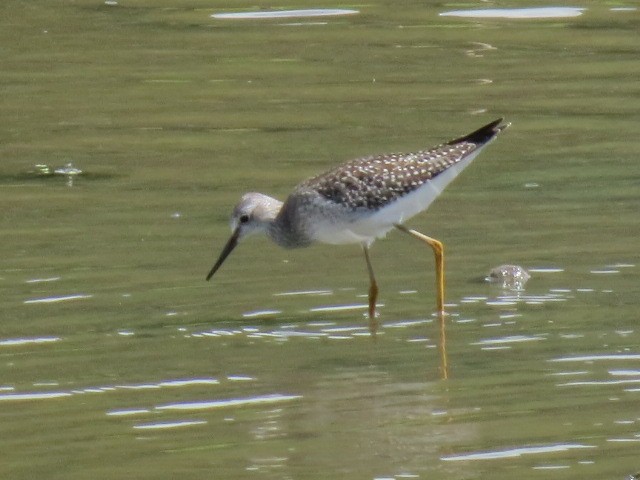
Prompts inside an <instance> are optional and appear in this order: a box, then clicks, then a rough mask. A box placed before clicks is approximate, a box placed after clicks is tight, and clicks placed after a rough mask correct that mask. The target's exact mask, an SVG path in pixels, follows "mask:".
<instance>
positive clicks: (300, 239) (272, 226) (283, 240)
mask: <svg viewBox="0 0 640 480" xmlns="http://www.w3.org/2000/svg"><path fill="white" fill-rule="evenodd" d="M276 202H278V201H277V200H276ZM274 211H275V210H274ZM298 215H299V212H298V210H297V208H296V201H295V198H292V197H289V198H287V201H286V202H284V204H283V203H282V202H278V207H277V212H275V216H274V217H273V218H272V219H271V220H270V221H269V223H268V225H267V226H266V233H267V235H268V236H269V238H271V240H273V241H274V242H275V243H277V244H278V245H280V246H281V247H285V248H297V247H306V246H307V245H309V244H310V243H312V241H313V240H312V239H311V238H310V237H309V235H308V232H307V229H306V228H305V227H304V225H303V223H304V222H301V221H300V218H299V216H298Z"/></svg>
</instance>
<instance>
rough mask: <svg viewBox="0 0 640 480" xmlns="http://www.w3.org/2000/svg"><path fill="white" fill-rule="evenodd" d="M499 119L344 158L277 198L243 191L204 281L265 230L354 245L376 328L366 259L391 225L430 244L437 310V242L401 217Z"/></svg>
mask: <svg viewBox="0 0 640 480" xmlns="http://www.w3.org/2000/svg"><path fill="white" fill-rule="evenodd" d="M501 122H502V119H498V120H495V121H493V122H491V123H489V124H487V125H485V126H484V127H482V128H480V129H478V130H476V131H474V132H472V133H470V134H468V135H465V136H463V137H460V138H456V139H455V140H451V141H449V142H447V143H443V144H441V145H438V146H436V147H433V148H430V149H427V150H421V151H419V152H415V153H406V154H389V155H374V156H370V157H365V158H360V159H356V160H352V161H349V162H346V163H344V164H342V165H340V166H338V167H335V168H334V169H332V170H329V171H328V172H326V173H324V174H322V175H319V176H317V177H314V178H311V179H309V180H306V181H304V182H302V183H300V184H299V185H298V186H296V187H295V188H294V190H293V192H292V193H291V194H290V195H289V197H288V198H287V199H286V201H285V202H284V203H283V202H281V201H279V200H276V199H274V198H271V197H269V196H267V195H263V194H261V193H246V194H245V195H244V196H243V197H242V199H241V200H240V202H239V203H238V204H237V205H236V207H235V209H234V210H233V214H232V216H231V229H232V232H233V233H232V235H231V238H230V239H229V241H228V242H227V244H226V245H225V247H224V248H223V250H222V253H221V254H220V257H219V258H218V260H217V261H216V263H215V264H214V266H213V268H212V269H211V271H210V272H209V274H208V275H207V280H209V279H210V278H211V277H212V276H213V275H214V274H215V273H216V272H217V271H218V269H219V268H220V266H221V265H222V263H223V262H224V260H225V259H226V258H227V256H228V255H229V254H230V253H231V251H232V250H233V249H234V248H235V247H236V245H237V244H238V242H239V241H240V240H241V239H242V238H243V237H245V236H247V235H249V234H252V233H265V234H266V235H267V236H268V237H269V238H271V240H273V241H274V242H275V243H277V244H278V245H281V246H283V247H288V248H294V247H306V246H308V245H310V244H311V243H313V242H323V243H331V244H343V243H359V244H361V245H362V249H363V250H364V256H365V260H366V262H367V269H368V272H369V280H370V287H369V318H370V321H371V324H370V325H371V329H372V331H375V309H376V299H377V296H378V286H377V283H376V279H375V277H374V273H373V267H372V265H371V260H370V258H369V247H370V246H371V244H372V243H373V241H374V240H375V239H376V238H379V237H383V236H384V235H386V234H387V232H389V231H390V230H392V229H393V228H397V229H399V230H401V231H403V232H405V233H407V234H409V235H411V236H412V237H414V238H417V239H418V240H420V241H422V242H424V243H425V244H427V245H429V246H430V247H431V248H432V249H433V252H434V254H435V260H436V280H437V282H436V287H437V308H438V312H439V313H442V312H443V311H444V257H443V245H442V243H441V242H439V241H438V240H435V239H433V238H431V237H428V236H426V235H423V234H422V233H420V232H417V231H415V230H411V229H409V228H407V227H405V226H404V225H403V223H404V222H405V221H407V220H408V219H410V218H411V217H413V216H414V215H416V214H417V213H420V212H421V211H423V210H426V209H427V207H429V205H430V204H431V203H432V202H433V201H434V200H435V199H436V198H437V197H438V195H440V193H441V192H442V190H443V189H444V188H445V187H446V186H447V185H448V184H449V183H450V182H451V181H452V180H453V179H454V178H455V177H456V176H457V175H458V174H459V173H460V172H461V171H462V170H463V169H464V168H465V167H467V166H468V165H469V164H470V163H471V161H472V160H473V159H474V158H475V157H476V156H477V155H478V153H480V151H481V150H482V149H483V148H484V147H485V146H486V145H487V144H488V143H489V142H490V141H491V140H493V139H494V138H495V136H496V135H497V134H498V133H500V131H502V130H503V129H505V128H506V127H507V126H508V124H502V125H501Z"/></svg>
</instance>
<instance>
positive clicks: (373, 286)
mask: <svg viewBox="0 0 640 480" xmlns="http://www.w3.org/2000/svg"><path fill="white" fill-rule="evenodd" d="M362 250H363V251H364V258H365V260H366V261H367V271H368V272H369V330H370V331H371V333H372V334H373V335H375V333H376V331H377V330H378V324H377V322H376V300H377V299H378V283H377V282H376V277H375V275H374V274H373V267H372V266H371V259H370V258H369V247H368V246H367V244H366V243H363V244H362Z"/></svg>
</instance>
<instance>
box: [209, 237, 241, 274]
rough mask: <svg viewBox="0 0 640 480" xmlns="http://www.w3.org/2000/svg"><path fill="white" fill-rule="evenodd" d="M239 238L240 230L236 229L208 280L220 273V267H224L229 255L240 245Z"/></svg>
mask: <svg viewBox="0 0 640 480" xmlns="http://www.w3.org/2000/svg"><path fill="white" fill-rule="evenodd" d="M239 237H240V229H239V228H236V229H235V230H234V232H233V234H232V235H231V238H230V239H229V241H228V242H227V244H226V245H225V246H224V248H223V249H222V253H221V254H220V257H218V261H217V262H216V264H215V265H214V266H213V268H212V269H211V271H210V272H209V274H208V275H207V280H209V279H210V278H211V277H213V274H214V273H216V272H217V271H218V269H219V268H220V265H222V262H224V260H225V259H226V258H227V257H228V256H229V254H230V253H231V252H232V251H233V249H234V248H236V245H238V238H239Z"/></svg>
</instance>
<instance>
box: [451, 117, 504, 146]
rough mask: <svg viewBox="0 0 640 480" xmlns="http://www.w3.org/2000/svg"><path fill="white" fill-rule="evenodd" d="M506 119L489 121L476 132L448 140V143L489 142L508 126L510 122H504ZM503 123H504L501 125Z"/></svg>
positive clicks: (480, 143) (478, 143)
mask: <svg viewBox="0 0 640 480" xmlns="http://www.w3.org/2000/svg"><path fill="white" fill-rule="evenodd" d="M503 120H504V119H503V118H498V119H497V120H494V121H493V122H491V123H488V124H487V125H485V126H484V127H480V128H479V129H478V130H476V131H475V132H471V133H469V134H468V135H465V136H464V137H460V138H456V139H454V140H451V141H449V142H447V145H455V144H456V143H462V142H471V143H475V144H476V145H483V144H485V143H487V142H488V141H489V140H491V139H493V138H494V137H495V136H496V135H497V134H499V133H500V132H501V131H502V130H504V129H505V128H507V127H508V126H509V125H511V124H510V123H504V124H503V123H502V121H503ZM501 124H502V125H501Z"/></svg>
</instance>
